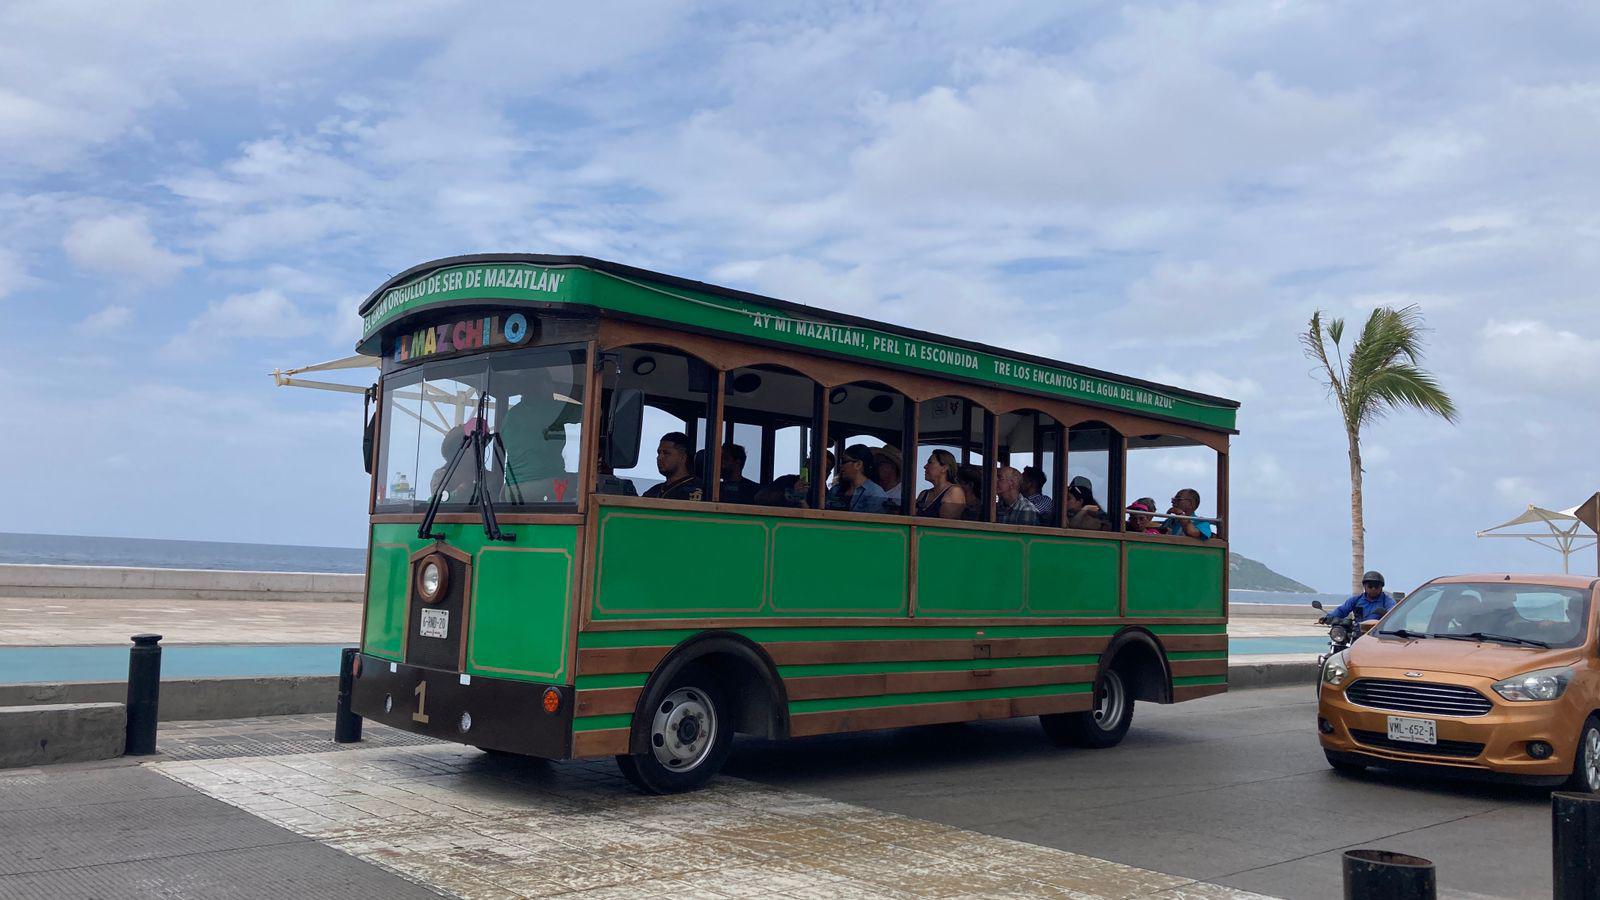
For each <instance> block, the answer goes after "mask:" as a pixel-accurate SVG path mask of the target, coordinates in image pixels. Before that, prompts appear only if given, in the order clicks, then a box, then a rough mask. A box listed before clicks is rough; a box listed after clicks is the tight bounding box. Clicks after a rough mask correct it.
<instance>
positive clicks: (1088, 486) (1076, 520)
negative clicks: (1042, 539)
mask: <svg viewBox="0 0 1600 900" xmlns="http://www.w3.org/2000/svg"><path fill="white" fill-rule="evenodd" d="M1064 508H1065V510H1066V513H1067V520H1066V522H1065V524H1066V527H1068V528H1081V529H1083V530H1085V531H1105V530H1107V529H1108V528H1109V527H1110V523H1109V522H1107V521H1106V514H1105V511H1104V510H1102V509H1101V508H1100V501H1098V500H1096V499H1095V498H1094V486H1093V484H1092V483H1091V482H1090V481H1089V479H1087V478H1085V477H1083V476H1082V475H1079V476H1077V477H1076V478H1074V479H1072V483H1071V484H1069V485H1067V502H1066V506H1065V507H1064Z"/></svg>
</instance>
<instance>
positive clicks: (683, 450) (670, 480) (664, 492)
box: [644, 431, 705, 500]
mask: <svg viewBox="0 0 1600 900" xmlns="http://www.w3.org/2000/svg"><path fill="white" fill-rule="evenodd" d="M693 455H694V445H693V444H691V443H689V436H688V435H686V434H684V433H683V432H681V431H669V432H667V433H666V434H664V435H662V436H661V445H660V446H658V447H657V448H656V471H657V472H660V473H661V477H662V478H665V479H666V481H664V482H662V483H661V484H658V485H656V486H655V487H653V488H651V489H650V490H648V491H645V492H644V495H645V496H646V497H655V498H656V499H658V500H704V499H705V487H704V486H703V485H702V484H701V483H700V479H699V478H697V477H695V474H694V471H693V470H691V469H690V468H689V460H690V459H691V458H692V457H693Z"/></svg>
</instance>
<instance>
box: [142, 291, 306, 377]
mask: <svg viewBox="0 0 1600 900" xmlns="http://www.w3.org/2000/svg"><path fill="white" fill-rule="evenodd" d="M318 327H319V323H318V322H317V320H316V319H314V318H313V317H311V316H308V315H306V314H305V313H304V312H303V311H302V310H301V309H300V307H299V306H297V305H296V304H295V302H294V301H293V300H290V299H289V298H288V297H286V296H284V295H283V294H282V293H281V292H279V291H277V290H275V289H272V288H267V289H264V290H260V291H255V292H253V293H248V294H232V295H229V296H228V297H225V298H223V299H222V300H219V301H215V302H213V303H211V304H210V305H208V306H207V307H206V310H205V312H203V313H201V314H200V316H199V317H197V318H196V319H195V320H194V321H192V322H190V323H189V327H188V329H186V330H185V331H184V332H183V333H182V334H178V335H175V336H174V337H173V338H172V339H171V340H170V341H168V342H167V344H166V346H165V347H164V348H163V353H164V354H165V355H166V356H167V357H168V358H171V359H179V360H182V359H191V360H193V359H202V358H204V357H207V356H210V355H214V354H215V353H218V352H220V351H221V350H222V349H223V348H224V347H226V346H228V345H230V344H233V343H235V342H238V341H242V340H262V339H266V340H285V339H288V338H297V337H303V336H305V335H307V334H311V333H313V332H315V331H316V330H317V328H318Z"/></svg>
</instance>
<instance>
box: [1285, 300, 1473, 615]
mask: <svg viewBox="0 0 1600 900" xmlns="http://www.w3.org/2000/svg"><path fill="white" fill-rule="evenodd" d="M1424 331H1426V329H1425V328H1424V327H1423V323H1422V313H1421V312H1420V311H1419V310H1418V309H1417V308H1416V307H1415V306H1407V307H1403V308H1401V309H1389V308H1387V307H1379V308H1378V309H1375V310H1373V311H1372V315H1371V316H1370V317H1369V318H1368V319H1367V324H1366V326H1365V327H1363V328H1362V329H1361V336H1360V337H1358V338H1356V343H1355V346H1354V347H1352V348H1350V355H1349V357H1348V358H1346V357H1345V356H1344V351H1343V348H1342V347H1341V346H1340V343H1339V342H1340V341H1341V340H1342V339H1343V338H1344V320H1343V319H1329V320H1328V323H1327V328H1326V331H1324V328H1323V322H1322V312H1321V311H1320V310H1319V311H1317V312H1315V313H1312V315H1311V324H1310V326H1309V327H1308V328H1307V329H1306V331H1305V333H1304V334H1302V335H1300V343H1302V344H1304V345H1305V348H1306V356H1308V357H1310V358H1311V359H1314V360H1316V361H1317V362H1319V363H1321V364H1322V370H1323V382H1324V383H1325V384H1326V385H1327V387H1328V393H1329V394H1331V395H1332V396H1333V399H1334V401H1335V402H1336V403H1337V404H1338V407H1339V414H1340V416H1341V417H1342V418H1343V419H1344V433H1345V437H1346V438H1347V439H1348V440H1349V442H1350V583H1351V589H1352V590H1354V591H1359V590H1361V575H1362V571H1363V569H1364V568H1365V564H1366V562H1365V561H1366V555H1367V535H1366V522H1365V519H1364V517H1363V515H1362V508H1361V429H1362V427H1363V426H1365V425H1368V424H1370V423H1372V422H1375V421H1377V420H1378V419H1381V418H1383V416H1384V414H1386V413H1388V412H1389V411H1390V410H1393V409H1396V408H1399V407H1410V408H1412V409H1415V410H1418V411H1419V412H1424V413H1431V414H1433V415H1436V416H1438V417H1440V418H1442V419H1444V420H1445V421H1446V422H1452V423H1453V422H1455V420H1456V405H1455V401H1453V400H1451V399H1450V395H1449V394H1447V393H1445V391H1444V388H1441V387H1440V386H1439V382H1438V380H1437V379H1435V378H1434V377H1433V375H1432V374H1430V373H1429V372H1427V371H1425V370H1424V369H1423V368H1422V367H1421V365H1420V363H1421V361H1422V334H1423V332H1424ZM1330 341H1331V342H1332V344H1333V347H1332V352H1331V353H1330V352H1329V347H1328V344H1329V342H1330ZM1336 366H1337V367H1336Z"/></svg>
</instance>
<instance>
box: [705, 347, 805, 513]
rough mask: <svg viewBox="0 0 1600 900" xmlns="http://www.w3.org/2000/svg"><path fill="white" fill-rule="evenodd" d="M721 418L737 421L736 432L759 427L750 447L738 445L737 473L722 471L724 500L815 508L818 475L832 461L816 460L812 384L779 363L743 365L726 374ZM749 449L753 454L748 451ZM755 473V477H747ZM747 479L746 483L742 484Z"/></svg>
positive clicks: (746, 431) (736, 433) (751, 430)
mask: <svg viewBox="0 0 1600 900" xmlns="http://www.w3.org/2000/svg"><path fill="white" fill-rule="evenodd" d="M724 384H725V385H726V388H725V390H726V394H725V396H724V397H723V401H722V407H723V417H724V418H725V419H726V420H727V421H729V422H734V423H738V424H736V425H735V427H734V433H735V436H737V435H739V434H741V433H742V434H746V435H751V434H754V433H755V430H756V429H759V434H760V435H761V439H760V441H759V442H752V443H755V444H756V446H755V447H754V448H752V447H750V446H746V445H744V444H739V445H738V446H739V447H740V449H741V450H742V451H743V453H744V456H745V465H744V468H743V469H742V472H741V475H742V477H743V479H744V481H736V480H732V479H733V478H734V473H732V472H731V471H725V472H724V473H723V477H722V483H721V484H720V485H719V488H720V490H721V491H722V493H723V495H725V496H726V497H727V498H728V501H729V502H735V503H751V504H755V505H758V506H785V507H792V508H812V509H814V508H816V507H817V505H818V502H819V501H818V497H819V494H820V490H819V489H818V488H817V484H818V480H821V481H824V482H825V481H826V480H827V478H828V476H829V474H830V471H831V466H830V465H829V464H828V462H827V461H825V460H821V459H817V458H816V456H817V452H818V451H819V450H821V449H822V448H821V446H820V445H821V440H820V439H819V433H818V431H817V421H818V417H819V415H820V413H819V410H818V402H817V401H818V396H817V395H818V387H817V383H816V382H814V381H812V380H811V379H810V378H808V377H806V376H805V375H802V374H800V373H799V372H796V371H794V370H792V369H786V368H783V367H781V366H766V365H763V366H748V367H745V368H742V369H734V370H733V371H731V372H728V373H727V376H726V378H725V380H724ZM752 449H754V451H755V454H754V455H752V452H751V451H752ZM752 474H754V477H751V476H752ZM746 482H748V483H746Z"/></svg>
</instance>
